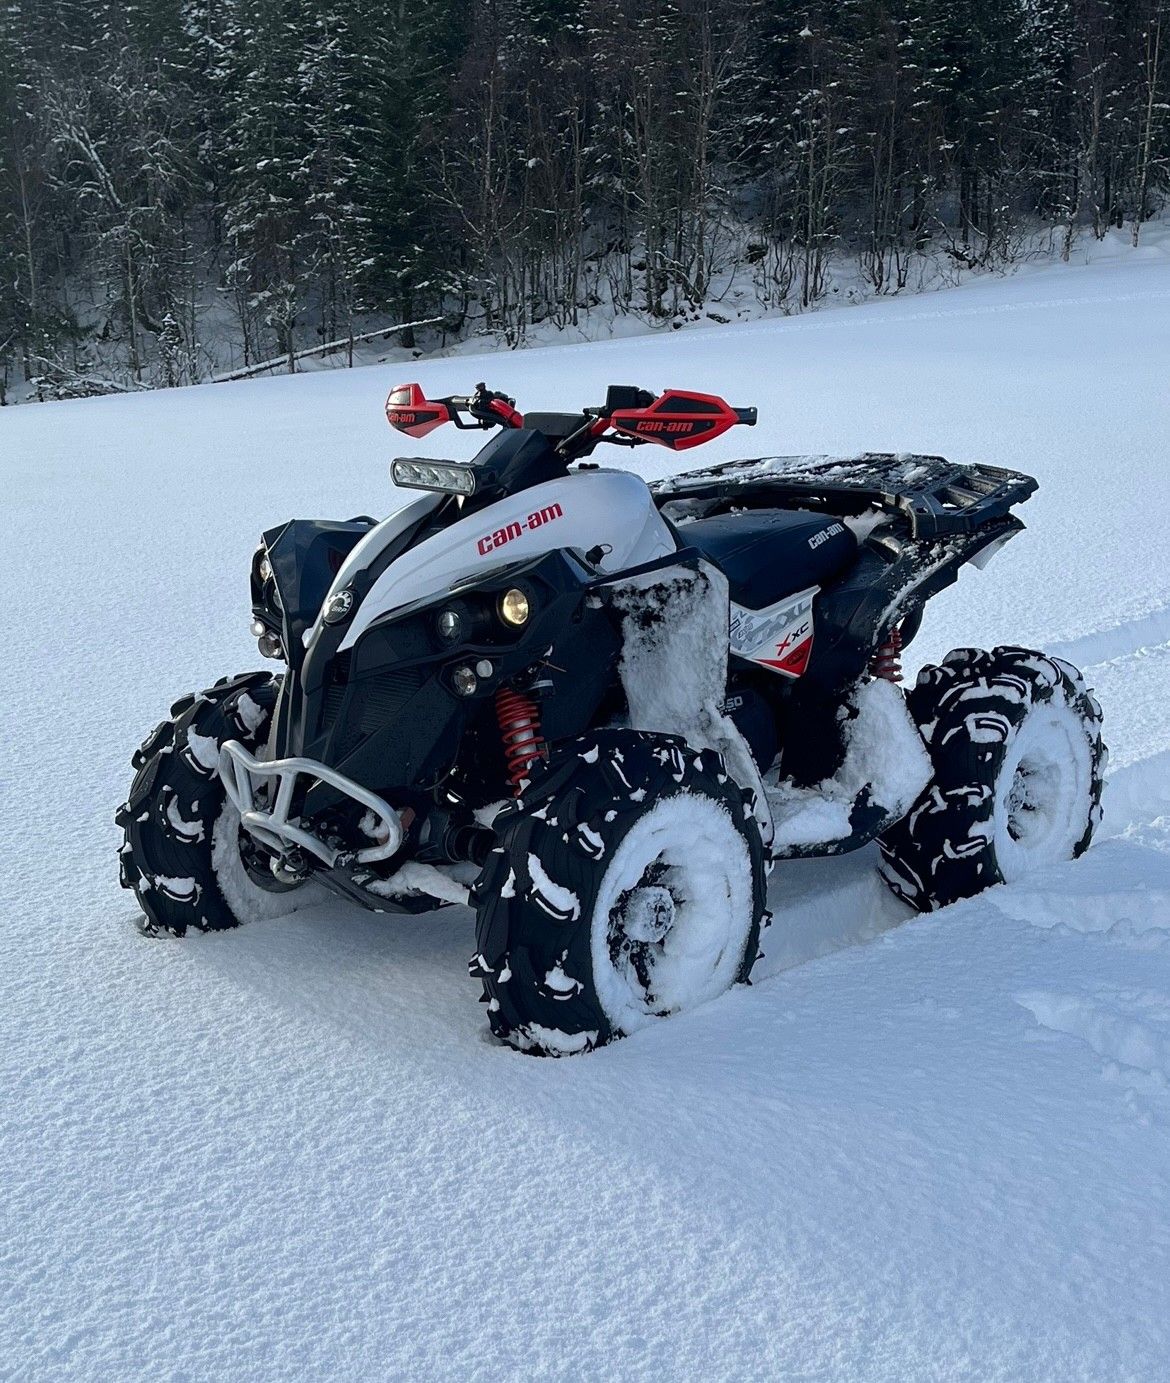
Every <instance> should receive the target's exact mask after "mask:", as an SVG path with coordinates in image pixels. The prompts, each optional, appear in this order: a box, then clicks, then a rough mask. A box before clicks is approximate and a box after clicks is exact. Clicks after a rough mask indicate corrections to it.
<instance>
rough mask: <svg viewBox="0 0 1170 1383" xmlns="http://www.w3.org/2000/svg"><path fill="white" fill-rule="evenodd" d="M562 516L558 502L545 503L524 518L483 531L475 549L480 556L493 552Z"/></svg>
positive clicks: (563, 513) (563, 514)
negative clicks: (486, 531) (487, 531)
mask: <svg viewBox="0 0 1170 1383" xmlns="http://www.w3.org/2000/svg"><path fill="white" fill-rule="evenodd" d="M564 517H565V511H564V510H563V509H562V508H561V506H560V505H559V504H546V505H545V506H544V508H543V509H537V510H536V512H535V513H532V514H529V515H528V517H527V518H526V519H517V520H515V521H514V522H512V523H509V524H505V525H504V527H503V528H495V529H493V530H492V531H491V532H490V533H485V534H484V535H483V537H482V538H480V540H479V541H478V542H477V543H476V545H475V546H476V549H477V551H478V552H479V555H480V556H481V557H486V556H487V555H488V553H489V552H495V551H496V550H497V548H501V547H504V546H505V545H506V544H508V543H510V542H514V541H515V539H517V538H519V537H522V536H523V535H524V534H525V533H531V532H532V531H533V530H534V529H537V528H543V527H544V526H545V524H546V523H552V522H553V520H554V519H563V518H564Z"/></svg>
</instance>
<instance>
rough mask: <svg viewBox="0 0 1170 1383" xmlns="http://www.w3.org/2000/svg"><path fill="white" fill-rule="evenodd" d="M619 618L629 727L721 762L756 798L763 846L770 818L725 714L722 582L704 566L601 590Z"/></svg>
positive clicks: (748, 756)
mask: <svg viewBox="0 0 1170 1383" xmlns="http://www.w3.org/2000/svg"><path fill="white" fill-rule="evenodd" d="M606 590H607V592H608V594H609V598H610V600H611V601H612V603H613V606H614V608H615V609H616V610H618V611H619V612H620V614H621V616H622V643H623V648H622V661H621V667H620V675H621V679H622V686H623V688H624V690H625V693H626V701H627V702H628V704H629V709H630V726H631V727H632V728H633V729H635V730H650V731H654V732H656V733H658V734H669V735H681V736H682V738H683V739H685V740H686V742H687V743H688V744H689V745H691V746H692V748H695V749H713V750H715V751H716V753H718V754H720V755H721V756H722V758H723V761H724V763H725V764H726V765H727V769H728V771H729V772H730V773H731V776H732V777H733V778H734V779H735V781H736V782H737V783H739V785H740V786H741V787H743V788H747V789H749V790H750V791H751V792H752V794H753V795H754V798H755V801H754V803H753V812H754V814H755V816H756V820H757V821H758V822H759V825H760V833H761V835H762V836H763V838H764V843H765V845H767V844H768V843H769V841H770V840H771V836H772V818H771V813H770V811H769V809H768V802H767V799H766V797H765V795H764V788H763V783H762V781H761V779H760V774H759V771H758V769H757V767H756V764H755V761H754V759H753V758H752V753H751V750H750V749H749V748H748V745H747V741H746V740H745V739H744V737H743V736H742V735H741V734H740V732H739V730H738V728H737V727H736V725H735V724H734V722H733V721H732V720H731V719H730V718H729V717H728V716H726V715H724V713H723V709H722V707H723V702H724V700H725V698H726V696H727V650H728V612H729V609H730V600H729V596H728V590H727V578H726V577H725V576H724V575H723V573H722V572H721V571H719V569H718V568H717V567H715V566H713V565H711V564H710V563H708V562H701V563H700V564H699V566H698V568H697V569H696V568H693V567H684V566H677V567H664V568H661V569H659V570H658V571H652V572H646V573H643V574H642V575H640V576H633V577H628V578H626V579H624V580H619V581H614V582H612V583H610V584H608V585H607V586H606Z"/></svg>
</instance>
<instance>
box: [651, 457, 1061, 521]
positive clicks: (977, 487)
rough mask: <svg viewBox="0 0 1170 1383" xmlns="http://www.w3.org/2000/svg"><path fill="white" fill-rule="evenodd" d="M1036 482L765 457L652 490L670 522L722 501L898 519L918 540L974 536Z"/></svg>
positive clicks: (994, 473)
mask: <svg viewBox="0 0 1170 1383" xmlns="http://www.w3.org/2000/svg"><path fill="white" fill-rule="evenodd" d="M1036 488H1037V483H1036V481H1035V480H1033V479H1032V477H1031V476H1028V475H1021V474H1020V472H1018V471H1009V470H1006V469H1004V468H1003V467H1001V466H983V465H972V466H957V465H955V464H953V463H952V462H950V461H947V460H945V459H944V458H943V457H941V456H916V455H907V454H896V453H886V452H866V453H864V454H863V455H861V456H852V457H833V456H764V457H758V458H756V459H755V460H751V461H729V462H727V463H726V464H725V465H722V466H712V467H710V468H708V469H707V470H701V471H689V472H686V473H684V474H683V475H676V476H671V477H669V478H668V479H666V480H659V481H656V482H655V483H654V484H652V485H651V486H650V489H651V491H652V493H653V495H654V498H655V502H656V503H657V504H658V507H659V508H660V509H662V510H663V511H664V512H665V513H666V515H667V517H668V518H678V517H682V516H685V515H688V514H689V515H699V514H706V513H708V512H710V511H711V509H712V508H713V507H714V505H715V504H717V503H719V502H720V501H722V502H724V503H726V502H727V501H731V502H732V503H736V502H743V503H745V504H747V505H748V506H749V507H760V506H761V505H764V504H766V505H772V506H775V507H777V508H782V509H784V508H792V509H825V510H828V511H830V512H832V513H837V514H861V513H864V512H865V511H866V510H867V509H871V508H878V509H883V510H885V511H886V512H887V513H890V514H900V515H901V516H902V517H903V518H905V519H906V520H907V521H908V522H909V525H910V532H911V535H912V536H913V537H915V538H945V537H949V536H951V535H953V534H962V533H971V532H973V531H974V530H975V529H977V528H981V527H983V525H984V524H987V523H990V522H991V521H993V520H995V519H1001V518H1004V517H1005V516H1006V515H1007V514H1008V513H1009V511H1010V510H1011V508H1012V506H1013V505H1016V504H1020V503H1022V502H1023V501H1024V500H1026V499H1027V498H1028V496H1029V495H1031V494H1033V493H1034V492H1035V490H1036Z"/></svg>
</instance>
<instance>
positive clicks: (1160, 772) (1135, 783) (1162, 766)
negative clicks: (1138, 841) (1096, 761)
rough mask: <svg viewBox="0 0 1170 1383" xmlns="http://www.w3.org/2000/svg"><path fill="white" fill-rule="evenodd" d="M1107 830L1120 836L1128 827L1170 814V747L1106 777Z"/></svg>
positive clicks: (1104, 822) (1105, 822)
mask: <svg viewBox="0 0 1170 1383" xmlns="http://www.w3.org/2000/svg"><path fill="white" fill-rule="evenodd" d="M1103 805H1104V808H1105V818H1104V821H1103V822H1102V826H1103V828H1104V832H1105V833H1106V834H1108V835H1118V834H1120V833H1121V832H1122V831H1124V830H1125V829H1126V827H1128V826H1135V825H1140V824H1142V823H1145V822H1149V821H1152V820H1154V819H1155V818H1157V817H1160V816H1170V750H1168V749H1163V750H1162V751H1161V753H1159V754H1152V755H1150V757H1149V758H1148V759H1138V760H1137V762H1136V763H1132V764H1126V765H1125V766H1124V767H1123V768H1119V769H1116V770H1115V771H1114V772H1113V773H1110V774H1109V776H1108V777H1107V778H1106V779H1105V795H1104V799H1103Z"/></svg>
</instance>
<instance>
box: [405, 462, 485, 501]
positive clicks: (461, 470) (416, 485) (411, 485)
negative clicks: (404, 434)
mask: <svg viewBox="0 0 1170 1383" xmlns="http://www.w3.org/2000/svg"><path fill="white" fill-rule="evenodd" d="M390 478H391V479H392V480H393V481H394V483H395V485H401V486H402V487H403V488H404V489H407V490H438V491H439V492H440V493H441V494H445V495H473V494H475V472H474V471H473V470H472V469H471V467H470V466H464V465H461V464H460V463H459V462H458V461H424V460H423V459H422V458H421V457H410V456H400V457H399V458H398V459H397V460H396V461H393V462H392V463H391V465H390Z"/></svg>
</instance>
